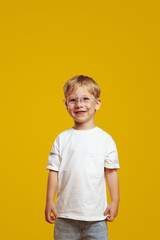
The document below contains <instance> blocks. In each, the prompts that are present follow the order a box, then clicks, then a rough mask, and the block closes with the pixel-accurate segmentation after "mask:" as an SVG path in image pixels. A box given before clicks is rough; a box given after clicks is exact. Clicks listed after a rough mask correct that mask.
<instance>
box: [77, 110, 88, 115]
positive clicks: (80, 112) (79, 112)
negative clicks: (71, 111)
mask: <svg viewBox="0 0 160 240" xmlns="http://www.w3.org/2000/svg"><path fill="white" fill-rule="evenodd" d="M75 113H76V114H83V113H86V111H85V110H84V111H82V110H81V111H77V112H75Z"/></svg>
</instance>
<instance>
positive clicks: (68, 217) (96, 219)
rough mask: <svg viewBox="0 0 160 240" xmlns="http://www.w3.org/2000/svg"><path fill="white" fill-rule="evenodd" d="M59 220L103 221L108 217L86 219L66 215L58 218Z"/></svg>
mask: <svg viewBox="0 0 160 240" xmlns="http://www.w3.org/2000/svg"><path fill="white" fill-rule="evenodd" d="M58 217H59V218H67V219H72V220H79V221H102V220H105V219H106V216H102V217H96V216H94V217H84V216H72V215H65V214H60V215H59V216H58Z"/></svg>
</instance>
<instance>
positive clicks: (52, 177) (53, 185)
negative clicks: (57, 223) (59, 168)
mask: <svg viewBox="0 0 160 240" xmlns="http://www.w3.org/2000/svg"><path fill="white" fill-rule="evenodd" d="M57 186H58V172H56V171H52V170H50V171H49V174H48V184H47V197H46V208H45V218H46V221H47V222H48V223H51V224H53V223H54V220H55V219H56V218H57V217H58V214H57V210H56V206H55V204H54V197H55V194H56V191H57ZM52 213H53V215H51V214H52Z"/></svg>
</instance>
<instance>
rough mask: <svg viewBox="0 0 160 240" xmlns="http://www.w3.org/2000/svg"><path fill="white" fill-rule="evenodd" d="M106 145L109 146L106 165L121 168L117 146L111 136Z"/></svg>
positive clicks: (106, 166)
mask: <svg viewBox="0 0 160 240" xmlns="http://www.w3.org/2000/svg"><path fill="white" fill-rule="evenodd" d="M106 145H107V146H106V155H105V163H104V167H105V168H111V169H114V168H116V169H119V168H120V166H119V159H118V152H117V147H116V144H115V142H114V140H113V139H112V137H111V136H110V138H109V139H108V141H107V143H106Z"/></svg>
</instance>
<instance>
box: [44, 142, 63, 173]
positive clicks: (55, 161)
mask: <svg viewBox="0 0 160 240" xmlns="http://www.w3.org/2000/svg"><path fill="white" fill-rule="evenodd" d="M59 166H60V154H59V146H58V141H57V139H56V140H55V141H54V144H53V146H52V149H51V151H50V153H49V157H48V163H47V169H49V170H54V171H59Z"/></svg>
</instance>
